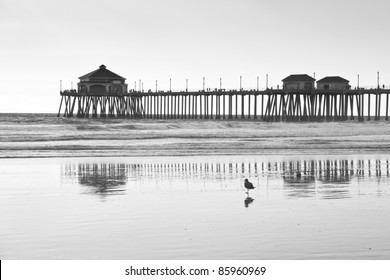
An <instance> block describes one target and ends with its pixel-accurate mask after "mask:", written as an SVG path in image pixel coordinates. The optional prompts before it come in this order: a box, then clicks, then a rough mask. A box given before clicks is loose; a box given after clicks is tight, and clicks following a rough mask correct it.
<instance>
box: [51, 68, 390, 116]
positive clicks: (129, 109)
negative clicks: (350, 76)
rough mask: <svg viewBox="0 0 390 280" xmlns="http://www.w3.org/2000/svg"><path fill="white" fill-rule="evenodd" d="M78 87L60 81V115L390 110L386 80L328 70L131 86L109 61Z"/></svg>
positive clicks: (322, 113)
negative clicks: (353, 80)
mask: <svg viewBox="0 0 390 280" xmlns="http://www.w3.org/2000/svg"><path fill="white" fill-rule="evenodd" d="M79 79H80V82H79V83H78V84H77V90H75V89H71V90H64V91H62V86H61V85H60V95H61V103H60V107H59V110H58V116H59V117H60V116H63V117H80V118H87V117H92V118H106V117H108V118H139V119H213V120H220V119H261V120H264V121H340V120H355V119H357V120H359V121H364V120H380V119H381V117H383V116H384V117H385V119H386V120H388V116H389V94H390V89H386V88H385V86H384V85H383V86H382V87H380V86H379V72H378V85H377V87H376V88H371V89H364V88H362V87H360V86H359V83H358V87H356V88H355V89H351V86H350V85H349V81H348V80H346V79H344V78H342V77H339V76H328V77H324V78H322V79H320V80H318V81H317V87H315V85H314V83H315V81H316V79H315V78H313V77H310V76H309V75H307V74H294V75H290V76H288V77H286V78H285V79H283V80H282V81H283V88H282V89H279V86H278V87H277V89H273V88H271V89H270V88H269V87H268V75H267V83H266V84H267V86H266V89H265V90H260V89H259V78H258V77H257V88H256V89H243V87H242V77H241V76H240V88H239V89H238V90H237V89H231V90H226V89H223V88H222V80H220V88H219V89H218V88H215V89H210V88H207V89H206V88H205V78H203V89H202V90H198V91H191V90H188V80H186V89H185V90H183V91H172V90H171V80H170V89H169V91H161V90H158V89H157V81H156V89H155V91H152V90H148V91H147V92H145V91H144V90H143V84H142V87H141V81H140V82H139V90H137V86H136V83H135V88H134V89H132V90H128V84H126V83H125V81H126V78H123V77H122V76H119V75H118V74H115V73H114V72H111V71H110V70H108V69H107V68H106V66H105V65H100V67H99V68H98V69H97V70H95V71H92V72H90V73H88V74H86V75H83V76H81V77H79Z"/></svg>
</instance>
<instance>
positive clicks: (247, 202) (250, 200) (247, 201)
mask: <svg viewBox="0 0 390 280" xmlns="http://www.w3.org/2000/svg"><path fill="white" fill-rule="evenodd" d="M253 201H254V199H253V198H251V197H250V196H249V194H248V195H247V197H246V198H245V200H244V204H245V207H246V208H248V206H249V204H251V203H252V202H253Z"/></svg>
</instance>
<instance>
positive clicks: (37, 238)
mask: <svg viewBox="0 0 390 280" xmlns="http://www.w3.org/2000/svg"><path fill="white" fill-rule="evenodd" d="M389 160H390V159H389V157H387V156H385V155H382V156H372V155H369V156H356V155H355V156H304V155H300V156H287V157H286V156H231V157H230V156H229V157H227V156H212V157H207V156H200V157H199V156H197V157H167V156H164V157H148V158H145V157H141V158H137V157H130V158H124V157H119V158H118V157H116V158H110V157H108V158H101V157H99V158H42V159H39V158H38V159H1V160H0V175H1V176H0V186H1V187H0V211H1V212H2V213H5V214H3V215H1V216H0V224H1V225H2V231H1V233H0V258H1V259H388V258H389V257H390V242H389V239H388V236H389V234H390V223H389V221H390V216H389V213H390V211H389V205H390V189H389V185H390V175H389V171H390V170H389ZM297 170H300V171H301V174H302V176H301V177H300V178H297V177H296V171H297ZM244 178H249V180H250V181H251V182H252V183H253V184H254V185H255V186H256V189H255V190H253V191H250V193H249V194H246V193H245V190H244V188H243V180H244Z"/></svg>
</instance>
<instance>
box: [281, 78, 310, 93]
mask: <svg viewBox="0 0 390 280" xmlns="http://www.w3.org/2000/svg"><path fill="white" fill-rule="evenodd" d="M315 80H316V79H314V78H312V77H310V76H309V75H306V74H299V75H296V74H294V75H290V76H288V77H287V78H284V79H283V80H282V82H283V89H284V90H313V89H314V82H315Z"/></svg>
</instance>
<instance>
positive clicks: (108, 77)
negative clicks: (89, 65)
mask: <svg viewBox="0 0 390 280" xmlns="http://www.w3.org/2000/svg"><path fill="white" fill-rule="evenodd" d="M79 79H80V82H79V83H78V84H77V86H78V92H79V93H84V94H91V95H109V94H111V95H112V94H123V93H127V84H126V83H125V80H126V78H123V77H121V76H119V75H118V74H115V73H114V72H111V71H110V70H108V69H107V68H106V66H105V65H103V64H102V65H100V67H99V69H97V70H95V71H92V72H91V73H88V74H86V75H84V76H81V77H79Z"/></svg>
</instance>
